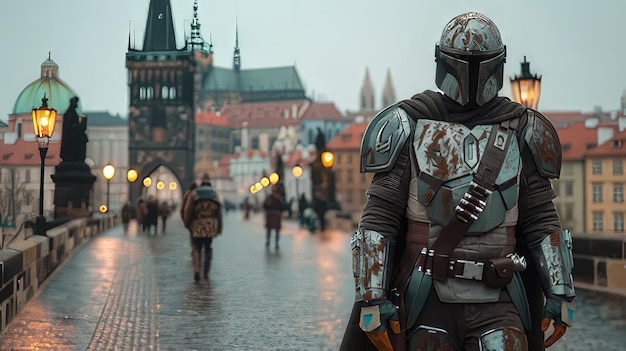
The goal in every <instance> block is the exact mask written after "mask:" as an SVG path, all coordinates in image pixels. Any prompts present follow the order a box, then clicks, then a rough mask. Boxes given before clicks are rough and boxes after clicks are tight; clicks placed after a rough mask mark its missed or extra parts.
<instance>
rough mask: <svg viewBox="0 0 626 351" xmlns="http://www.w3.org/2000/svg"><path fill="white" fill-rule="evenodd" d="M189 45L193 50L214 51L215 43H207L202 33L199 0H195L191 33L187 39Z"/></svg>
mask: <svg viewBox="0 0 626 351" xmlns="http://www.w3.org/2000/svg"><path fill="white" fill-rule="evenodd" d="M187 44H188V45H187V46H188V47H189V48H191V50H200V51H204V52H207V53H213V49H212V47H213V45H212V44H207V43H206V42H205V41H204V39H202V34H200V20H199V19H198V0H194V2H193V20H191V34H190V37H189V39H188V41H187Z"/></svg>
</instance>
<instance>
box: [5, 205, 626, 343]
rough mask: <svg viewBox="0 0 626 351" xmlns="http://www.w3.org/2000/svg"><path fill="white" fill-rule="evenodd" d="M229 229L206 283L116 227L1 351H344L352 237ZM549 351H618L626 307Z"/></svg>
mask: <svg viewBox="0 0 626 351" xmlns="http://www.w3.org/2000/svg"><path fill="white" fill-rule="evenodd" d="M241 218H242V217H241V213H238V212H231V213H229V214H228V215H227V216H226V217H225V228H226V230H225V232H224V234H222V235H221V236H219V237H217V238H216V239H215V240H214V244H213V261H212V268H211V273H210V278H209V280H201V281H200V282H199V283H195V282H194V280H193V272H192V268H191V256H190V246H189V237H188V234H187V232H186V231H185V230H184V228H183V227H182V223H181V222H180V220H178V219H177V218H173V219H172V220H171V221H169V222H168V229H167V231H166V232H165V233H162V232H159V233H157V234H152V235H151V234H147V233H142V232H138V231H137V227H136V225H134V223H131V225H129V227H128V228H126V229H125V230H124V228H122V227H121V226H120V227H117V228H115V229H113V230H111V231H109V232H107V233H103V234H102V235H100V236H98V237H96V238H93V239H92V240H91V241H90V242H88V243H86V244H85V245H84V246H83V247H81V248H80V249H79V250H77V252H76V253H75V254H74V255H73V256H72V257H71V258H70V259H69V260H68V261H67V262H66V263H65V264H64V265H63V266H62V267H61V268H60V269H59V270H57V272H55V273H54V275H53V276H52V277H51V278H50V281H49V283H48V284H47V286H46V287H45V290H43V291H42V292H41V293H40V294H39V295H38V296H36V297H35V298H34V299H33V300H31V302H29V303H28V305H27V306H26V308H25V309H24V310H23V311H22V312H21V313H20V315H18V316H17V317H16V319H14V322H12V323H11V325H10V326H9V328H8V329H7V330H6V332H5V333H3V334H2V336H0V349H2V350H11V349H17V350H102V349H107V350H120V351H122V350H315V351H318V350H324V351H325V350H337V349H338V347H339V344H340V343H341V338H342V335H343V331H344V328H345V323H346V322H347V318H348V316H349V313H350V310H351V307H352V299H353V282H352V273H351V265H350V252H349V233H344V232H339V231H329V232H326V233H319V232H318V233H316V234H310V233H309V232H308V231H306V230H302V229H300V228H298V227H297V225H296V224H295V223H292V222H285V225H284V227H285V228H284V229H283V231H282V233H281V240H280V245H281V246H280V249H279V250H276V249H275V248H274V247H270V248H266V247H265V245H264V243H265V233H264V229H263V226H262V220H261V218H260V217H258V216H257V217H252V218H251V219H250V220H249V221H243V220H241ZM576 302H577V311H576V323H575V325H574V327H573V328H571V329H570V330H569V331H568V332H567V334H566V335H565V336H564V337H563V340H562V341H561V342H559V343H557V344H556V345H555V346H553V347H552V348H550V350H552V351H572V350H580V351H582V350H585V351H589V350H601V351H612V350H623V349H624V346H623V345H625V344H626V336H624V335H623V334H624V333H623V331H624V327H626V297H622V296H614V295H609V294H605V293H596V292H590V291H584V290H580V289H579V291H578V298H577V299H576Z"/></svg>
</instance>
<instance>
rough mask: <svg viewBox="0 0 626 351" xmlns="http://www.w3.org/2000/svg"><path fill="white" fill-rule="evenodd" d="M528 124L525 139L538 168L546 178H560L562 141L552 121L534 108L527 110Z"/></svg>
mask: <svg viewBox="0 0 626 351" xmlns="http://www.w3.org/2000/svg"><path fill="white" fill-rule="evenodd" d="M526 111H527V114H528V124H527V125H526V131H525V133H524V140H525V141H526V144H527V145H528V147H529V148H530V152H531V153H532V155H533V158H534V160H535V163H536V164H537V170H538V171H539V173H540V174H541V175H542V176H544V177H546V178H558V177H559V175H560V173H561V161H562V154H561V142H560V141H559V136H558V134H557V132H556V129H554V126H552V123H550V121H548V119H547V118H546V117H545V116H544V115H542V114H541V113H539V112H537V111H534V110H530V109H528V110H526Z"/></svg>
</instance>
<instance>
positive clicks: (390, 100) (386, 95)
mask: <svg viewBox="0 0 626 351" xmlns="http://www.w3.org/2000/svg"><path fill="white" fill-rule="evenodd" d="M382 103H383V106H382V107H381V108H385V107H387V106H389V105H391V104H394V103H396V91H395V89H394V87H393V82H392V81H391V70H390V69H389V68H387V77H386V78H385V86H384V87H383V100H382Z"/></svg>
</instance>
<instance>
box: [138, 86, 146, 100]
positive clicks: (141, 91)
mask: <svg viewBox="0 0 626 351" xmlns="http://www.w3.org/2000/svg"><path fill="white" fill-rule="evenodd" d="M145 99H146V88H144V87H141V88H139V100H145Z"/></svg>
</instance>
